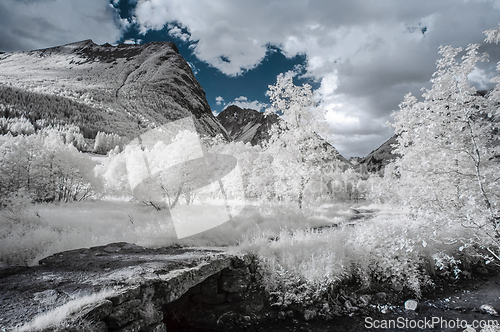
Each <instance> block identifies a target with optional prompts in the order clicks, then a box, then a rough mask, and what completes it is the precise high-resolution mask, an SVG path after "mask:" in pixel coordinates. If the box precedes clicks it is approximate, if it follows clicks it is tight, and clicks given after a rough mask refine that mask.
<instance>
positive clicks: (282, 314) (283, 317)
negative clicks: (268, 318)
mask: <svg viewBox="0 0 500 332" xmlns="http://www.w3.org/2000/svg"><path fill="white" fill-rule="evenodd" d="M285 318H286V312H284V311H280V312H278V319H281V320H284V319H285Z"/></svg>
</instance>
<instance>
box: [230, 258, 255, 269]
mask: <svg viewBox="0 0 500 332" xmlns="http://www.w3.org/2000/svg"><path fill="white" fill-rule="evenodd" d="M251 263H252V258H251V257H250V256H248V255H244V256H236V257H235V258H234V259H233V267H234V268H236V269H239V268H242V267H247V266H249V265H250V264H251Z"/></svg>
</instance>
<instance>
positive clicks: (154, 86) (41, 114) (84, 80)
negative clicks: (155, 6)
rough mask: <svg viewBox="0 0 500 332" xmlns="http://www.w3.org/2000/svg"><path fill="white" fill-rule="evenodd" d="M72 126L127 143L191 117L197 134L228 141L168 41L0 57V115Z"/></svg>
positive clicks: (83, 45)
mask: <svg viewBox="0 0 500 332" xmlns="http://www.w3.org/2000/svg"><path fill="white" fill-rule="evenodd" d="M21 115H23V116H25V117H27V118H28V119H30V120H31V121H32V122H33V121H36V120H37V119H42V118H44V119H50V120H52V121H54V122H57V123H73V124H76V125H78V126H79V127H80V129H81V131H82V133H84V136H85V137H86V138H94V137H95V135H96V133H97V132H98V131H104V132H112V133H117V134H119V135H121V136H126V137H129V138H132V137H135V136H136V135H137V134H138V133H139V132H141V131H145V130H147V129H148V128H150V127H154V126H158V125H161V124H164V123H166V122H170V121H173V120H177V119H179V118H182V117H186V116H189V115H194V117H195V118H196V120H195V122H196V126H197V130H198V131H199V132H200V133H201V134H205V135H210V136H214V135H216V134H222V135H223V136H224V137H226V138H227V137H228V136H227V133H226V131H225V130H224V128H223V127H222V126H221V125H220V124H219V122H218V121H217V120H216V119H215V117H214V116H213V114H212V112H211V110H210V106H209V105H208V102H207V101H206V98H205V92H204V91H203V89H202V87H201V86H200V84H199V83H198V82H197V80H196V78H195V77H194V75H193V73H192V71H191V68H190V67H189V65H188V64H187V62H186V61H185V60H184V58H183V57H182V56H181V55H179V53H178V50H177V47H176V46H175V45H174V44H173V43H167V42H155V43H149V44H144V45H125V44H123V45H118V46H111V45H109V44H105V45H96V44H94V43H93V42H92V41H91V40H86V41H82V42H77V43H72V44H68V45H64V46H59V47H53V48H48V49H43V50H35V51H30V52H16V53H3V54H0V117H1V116H6V117H16V116H21Z"/></svg>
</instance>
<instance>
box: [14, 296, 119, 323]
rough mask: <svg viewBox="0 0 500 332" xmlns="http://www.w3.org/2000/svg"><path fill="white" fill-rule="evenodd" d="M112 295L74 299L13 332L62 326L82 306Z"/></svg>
mask: <svg viewBox="0 0 500 332" xmlns="http://www.w3.org/2000/svg"><path fill="white" fill-rule="evenodd" d="M112 294H113V291H112V290H102V291H100V292H98V293H95V294H91V295H86V296H82V297H78V298H74V299H72V300H70V301H68V302H67V303H65V304H63V305H62V306H59V307H57V308H54V309H52V310H49V311H47V312H45V313H43V314H40V315H38V316H36V317H35V318H34V319H33V320H32V321H31V322H29V323H26V324H24V325H23V326H21V327H19V328H17V329H15V330H14V331H15V332H26V331H40V330H43V329H45V328H48V327H54V326H57V325H61V324H64V322H65V321H66V319H67V318H68V317H69V316H70V315H71V314H73V313H76V312H78V311H79V310H81V309H82V308H83V307H84V306H86V305H89V304H93V303H97V302H99V301H102V300H104V299H106V298H107V297H109V296H111V295H112Z"/></svg>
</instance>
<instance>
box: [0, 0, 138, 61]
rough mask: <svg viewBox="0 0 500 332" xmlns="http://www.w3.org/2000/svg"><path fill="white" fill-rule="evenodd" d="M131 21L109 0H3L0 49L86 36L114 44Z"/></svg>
mask: <svg viewBox="0 0 500 332" xmlns="http://www.w3.org/2000/svg"><path fill="white" fill-rule="evenodd" d="M128 24H129V23H128V22H127V21H126V20H122V19H120V18H119V16H118V14H117V12H116V9H115V8H114V7H113V5H112V4H110V2H109V0H87V1H66V0H38V1H15V0H6V1H2V2H1V3H0V51H7V52H9V51H19V50H33V49H37V48H45V47H50V46H58V45H61V44H67V43H72V42H75V41H79V40H85V39H92V40H93V41H94V42H95V43H97V44H104V43H110V44H114V43H115V42H116V41H118V40H119V39H120V37H121V36H122V33H123V31H124V29H126V28H127V26H128Z"/></svg>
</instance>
